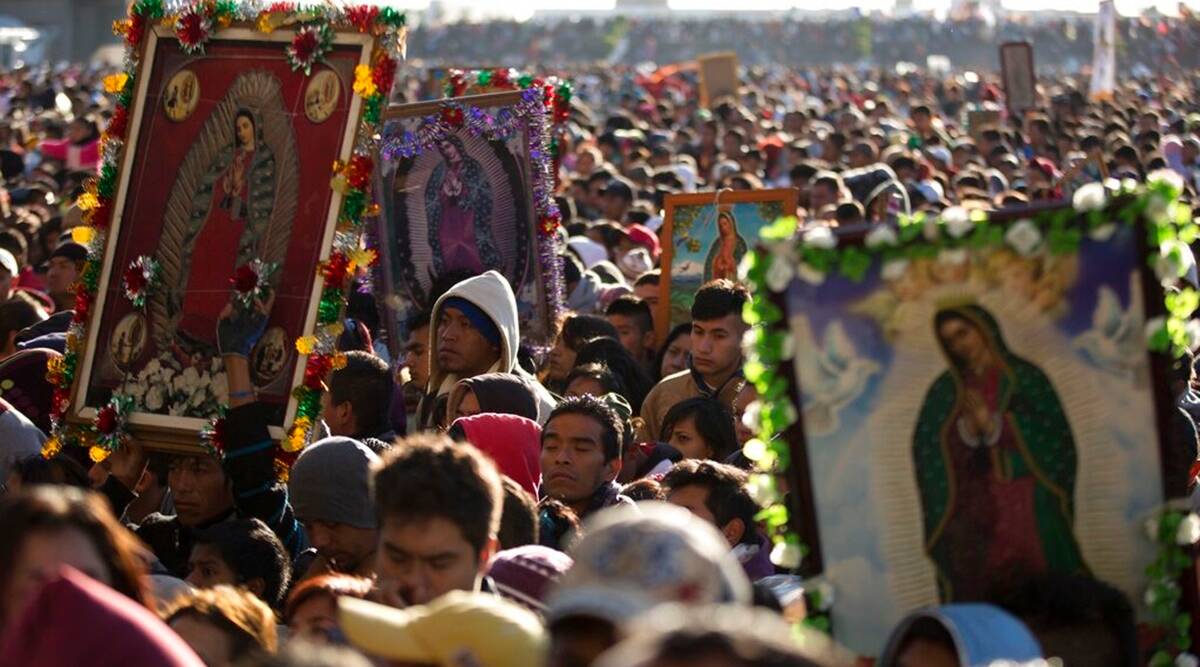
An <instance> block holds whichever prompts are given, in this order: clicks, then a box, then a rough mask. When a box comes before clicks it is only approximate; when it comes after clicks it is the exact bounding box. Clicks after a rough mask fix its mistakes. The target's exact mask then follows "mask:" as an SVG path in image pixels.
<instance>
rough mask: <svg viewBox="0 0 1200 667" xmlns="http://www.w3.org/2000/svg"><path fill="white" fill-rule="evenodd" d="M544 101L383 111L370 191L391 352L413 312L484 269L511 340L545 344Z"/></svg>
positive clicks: (552, 257) (547, 207) (491, 98)
mask: <svg viewBox="0 0 1200 667" xmlns="http://www.w3.org/2000/svg"><path fill="white" fill-rule="evenodd" d="M543 95H544V92H543V91H542V90H540V89H529V90H524V91H514V92H507V93H495V94H489V95H476V96H467V97H462V98H455V99H453V100H443V101H440V102H431V103H422V104H412V105H405V106H399V107H392V108H390V109H388V110H387V112H386V118H387V119H388V122H387V125H386V131H385V139H384V143H383V148H382V149H381V155H382V160H383V162H382V164H381V168H380V171H379V182H378V183H377V186H376V187H377V192H378V193H379V194H378V199H379V200H380V202H381V203H382V207H383V215H382V217H381V225H380V229H379V245H380V249H381V255H382V258H383V261H382V269H383V270H382V271H381V272H380V274H379V277H380V279H381V280H382V283H383V284H382V285H381V287H382V289H383V290H384V291H385V292H386V293H387V298H386V303H387V306H388V308H387V310H388V317H387V320H388V323H389V327H390V331H389V333H390V338H391V344H392V348H393V350H396V351H397V352H398V351H399V347H398V345H399V342H400V340H401V336H402V335H404V334H405V332H404V329H405V323H406V322H407V321H408V319H409V317H410V316H411V315H412V314H413V313H417V312H421V311H427V310H429V309H430V308H432V307H433V304H434V301H436V299H437V297H438V296H440V295H441V294H442V293H444V292H445V291H446V290H447V289H449V288H450V287H452V286H453V285H454V284H455V283H457V282H459V281H460V280H463V279H465V278H468V277H471V276H474V275H478V274H480V273H482V272H484V271H489V270H494V271H498V272H500V274H502V275H503V276H504V277H505V278H507V279H508V281H509V284H510V285H511V286H512V288H513V292H514V294H515V295H516V298H517V311H518V315H519V317H520V329H521V338H522V341H523V342H525V343H527V344H529V345H531V346H533V347H535V348H537V347H546V346H548V345H550V343H551V340H552V337H553V335H554V322H555V319H556V317H557V314H558V312H559V311H560V310H561V309H562V305H561V304H562V299H563V284H562V279H561V277H560V276H561V268H560V267H559V264H558V254H557V253H558V244H559V241H558V237H557V235H556V230H557V228H558V220H559V218H558V212H557V209H556V208H555V206H554V202H553V199H552V197H551V195H552V191H553V185H552V178H553V174H552V172H551V168H552V167H551V162H550V155H549V150H548V137H549V123H550V114H549V111H548V110H547V108H546V105H545V102H544V100H543Z"/></svg>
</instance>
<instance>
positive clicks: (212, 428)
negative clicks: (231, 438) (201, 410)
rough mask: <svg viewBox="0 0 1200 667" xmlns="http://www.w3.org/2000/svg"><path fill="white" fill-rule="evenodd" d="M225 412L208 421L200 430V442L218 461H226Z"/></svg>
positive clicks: (220, 412)
mask: <svg viewBox="0 0 1200 667" xmlns="http://www.w3.org/2000/svg"><path fill="white" fill-rule="evenodd" d="M225 430H226V429H225V411H224V410H223V409H222V410H220V411H219V412H218V413H217V416H215V417H213V418H212V419H210V420H208V423H207V424H205V425H204V426H203V427H201V429H200V442H201V444H203V445H204V448H205V449H206V450H208V453H209V455H210V456H212V457H213V458H215V459H217V460H218V461H223V460H225Z"/></svg>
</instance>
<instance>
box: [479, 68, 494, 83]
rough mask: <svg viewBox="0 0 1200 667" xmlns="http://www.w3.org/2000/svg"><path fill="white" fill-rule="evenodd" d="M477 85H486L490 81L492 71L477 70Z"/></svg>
mask: <svg viewBox="0 0 1200 667" xmlns="http://www.w3.org/2000/svg"><path fill="white" fill-rule="evenodd" d="M476 81H478V82H479V85H481V86H486V85H488V84H490V83H491V82H492V71H491V70H489V69H483V70H479V76H478V77H476Z"/></svg>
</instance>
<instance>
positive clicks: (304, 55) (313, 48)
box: [292, 30, 317, 62]
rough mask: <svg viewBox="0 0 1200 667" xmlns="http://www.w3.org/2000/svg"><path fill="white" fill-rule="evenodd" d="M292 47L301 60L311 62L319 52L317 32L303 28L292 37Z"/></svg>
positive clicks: (297, 58)
mask: <svg viewBox="0 0 1200 667" xmlns="http://www.w3.org/2000/svg"><path fill="white" fill-rule="evenodd" d="M292 49H293V52H294V53H295V58H296V60H297V61H299V62H311V61H312V59H313V55H314V54H315V53H316V52H317V33H316V32H315V31H313V30H301V31H300V32H298V33H296V36H295V37H293V38H292Z"/></svg>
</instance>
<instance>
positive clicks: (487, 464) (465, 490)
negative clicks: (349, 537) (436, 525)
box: [371, 434, 504, 552]
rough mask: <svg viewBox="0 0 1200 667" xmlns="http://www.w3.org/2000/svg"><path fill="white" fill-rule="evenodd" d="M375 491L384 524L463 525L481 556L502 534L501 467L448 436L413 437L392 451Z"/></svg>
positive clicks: (375, 474) (377, 510)
mask: <svg viewBox="0 0 1200 667" xmlns="http://www.w3.org/2000/svg"><path fill="white" fill-rule="evenodd" d="M371 487H372V495H373V496H374V498H375V515H376V516H377V517H379V520H380V521H381V522H382V521H388V520H391V521H397V522H400V523H411V522H423V521H427V520H429V519H433V518H442V519H445V520H447V521H449V522H451V523H453V524H454V525H456V526H458V529H459V530H460V531H462V534H463V538H464V539H466V541H467V542H468V543H470V544H471V548H473V549H474V550H475V551H476V552H481V551H483V549H484V547H485V546H487V544H488V540H490V539H492V538H493V537H495V536H496V535H497V534H498V532H499V530H500V514H501V509H502V507H503V503H504V490H503V487H502V485H501V483H500V473H499V472H497V471H496V465H495V464H494V463H492V461H491V460H490V459H489V458H488V457H487V456H485V455H484V454H482V453H481V452H480V451H479V450H478V449H475V448H474V447H472V446H471V445H469V444H456V443H455V442H454V441H453V440H451V439H450V438H448V437H446V436H444V435H429V434H425V435H416V436H412V437H409V438H406V439H405V440H404V441H402V442H401V443H399V444H398V445H397V446H396V447H393V448H391V449H390V450H388V452H387V453H386V454H384V456H383V461H382V462H381V463H379V464H377V466H376V468H375V470H374V472H373V474H372V477H371Z"/></svg>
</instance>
